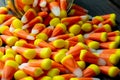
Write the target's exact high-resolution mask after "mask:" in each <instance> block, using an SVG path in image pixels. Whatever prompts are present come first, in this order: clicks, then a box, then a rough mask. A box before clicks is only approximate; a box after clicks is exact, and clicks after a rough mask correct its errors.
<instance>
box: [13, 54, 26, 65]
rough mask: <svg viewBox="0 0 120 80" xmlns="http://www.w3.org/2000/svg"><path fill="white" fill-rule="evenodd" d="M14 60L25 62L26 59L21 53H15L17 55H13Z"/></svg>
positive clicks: (20, 62)
mask: <svg viewBox="0 0 120 80" xmlns="http://www.w3.org/2000/svg"><path fill="white" fill-rule="evenodd" d="M15 61H16V62H17V63H18V64H22V63H25V62H27V61H28V60H27V59H26V58H25V57H23V56H22V55H19V54H17V55H15Z"/></svg>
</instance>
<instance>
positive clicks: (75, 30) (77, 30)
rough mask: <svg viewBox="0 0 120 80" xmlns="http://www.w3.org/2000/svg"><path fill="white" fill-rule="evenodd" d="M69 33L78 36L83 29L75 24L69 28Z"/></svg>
mask: <svg viewBox="0 0 120 80" xmlns="http://www.w3.org/2000/svg"><path fill="white" fill-rule="evenodd" d="M68 31H69V32H70V33H73V34H74V35H77V34H79V33H80V31H81V27H80V25H78V24H74V25H72V26H70V27H69V29H68Z"/></svg>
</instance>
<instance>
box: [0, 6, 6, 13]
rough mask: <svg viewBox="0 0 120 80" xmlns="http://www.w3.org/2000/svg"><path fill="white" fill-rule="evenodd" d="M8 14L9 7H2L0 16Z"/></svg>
mask: <svg viewBox="0 0 120 80" xmlns="http://www.w3.org/2000/svg"><path fill="white" fill-rule="evenodd" d="M7 13H8V9H7V7H0V14H7Z"/></svg>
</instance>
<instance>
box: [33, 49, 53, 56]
mask: <svg viewBox="0 0 120 80" xmlns="http://www.w3.org/2000/svg"><path fill="white" fill-rule="evenodd" d="M35 51H36V53H37V57H39V58H49V57H50V56H51V52H52V51H51V49H50V48H36V49H35Z"/></svg>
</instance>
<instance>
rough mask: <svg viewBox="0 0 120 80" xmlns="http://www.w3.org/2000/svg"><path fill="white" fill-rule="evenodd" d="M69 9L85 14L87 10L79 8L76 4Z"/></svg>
mask: <svg viewBox="0 0 120 80" xmlns="http://www.w3.org/2000/svg"><path fill="white" fill-rule="evenodd" d="M71 8H72V9H76V10H78V11H81V12H85V13H87V12H88V10H86V9H85V8H83V7H81V6H79V5H77V4H73V5H72V7H71Z"/></svg>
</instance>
